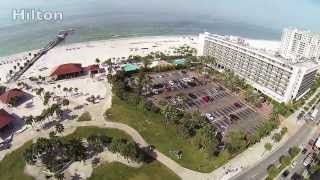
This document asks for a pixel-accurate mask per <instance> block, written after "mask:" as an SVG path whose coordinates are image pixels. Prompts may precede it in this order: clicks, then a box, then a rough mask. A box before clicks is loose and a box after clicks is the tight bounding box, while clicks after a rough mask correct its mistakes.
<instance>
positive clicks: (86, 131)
mask: <svg viewBox="0 0 320 180" xmlns="http://www.w3.org/2000/svg"><path fill="white" fill-rule="evenodd" d="M92 134H94V135H107V136H109V137H114V138H123V139H128V140H129V139H131V137H130V136H129V135H127V134H126V133H124V132H122V131H119V130H115V129H104V128H96V127H80V128H78V129H77V130H76V131H75V132H74V133H72V134H70V135H68V136H66V137H65V138H66V139H70V138H78V137H81V138H88V137H89V136H90V135H92ZM30 146H31V142H27V143H26V144H24V145H23V146H22V147H20V148H19V149H17V150H15V151H13V152H12V153H10V154H7V155H6V156H5V158H4V159H3V160H2V161H1V162H0V171H1V174H0V179H8V180H9V179H23V180H33V179H34V178H33V177H30V176H28V175H27V174H25V173H24V168H25V166H26V162H25V159H24V157H23V153H24V152H25V150H26V149H28V148H29V147H30ZM13 172H14V173H13ZM99 177H108V178H107V179H155V180H156V179H157V177H158V178H159V177H167V178H166V179H168V180H171V179H172V180H175V179H179V178H178V177H177V176H176V175H175V174H174V173H173V172H172V171H171V170H169V169H168V168H166V167H165V166H163V165H162V164H160V163H159V162H157V161H152V162H151V163H149V164H144V165H143V166H142V167H140V168H137V169H135V168H132V167H128V166H126V165H123V164H121V163H105V164H103V165H101V166H98V167H97V168H96V169H94V171H93V176H92V179H101V178H99ZM102 179H105V178H102Z"/></svg>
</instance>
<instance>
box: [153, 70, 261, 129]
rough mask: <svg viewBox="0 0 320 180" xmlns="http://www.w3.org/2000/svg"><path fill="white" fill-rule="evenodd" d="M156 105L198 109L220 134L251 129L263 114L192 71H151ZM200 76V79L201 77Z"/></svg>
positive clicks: (189, 109) (259, 122) (188, 109)
mask: <svg viewBox="0 0 320 180" xmlns="http://www.w3.org/2000/svg"><path fill="white" fill-rule="evenodd" d="M151 79H152V82H153V88H152V90H151V91H152V92H153V93H154V95H153V96H152V97H151V98H150V99H151V100H152V101H153V102H154V103H155V104H156V105H161V104H164V103H169V104H171V105H174V106H176V107H177V108H180V109H185V110H186V111H190V112H192V111H197V110H198V111H200V112H201V113H202V114H203V116H205V117H206V118H207V119H208V121H209V122H211V123H212V124H213V125H214V126H215V127H216V128H217V129H218V130H219V131H220V132H222V134H226V133H227V132H228V131H230V130H236V129H238V130H244V131H245V132H248V133H254V132H255V130H256V129H257V128H258V127H259V126H261V125H262V123H263V119H264V118H263V117H262V116H261V115H260V114H259V113H257V112H256V111H255V110H254V109H252V108H251V107H250V106H248V105H247V104H246V103H245V102H243V101H241V100H240V99H239V98H238V97H236V96H233V95H232V94H231V93H229V92H228V91H227V90H226V89H225V88H224V87H222V86H220V85H218V84H216V83H213V82H208V81H205V80H203V79H201V78H198V77H197V76H196V75H195V74H193V73H192V72H181V71H173V72H168V73H161V74H153V75H152V78H151ZM200 79H201V80H200Z"/></svg>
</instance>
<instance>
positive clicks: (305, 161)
mask: <svg viewBox="0 0 320 180" xmlns="http://www.w3.org/2000/svg"><path fill="white" fill-rule="evenodd" d="M312 161H313V158H312V154H308V156H307V157H306V158H305V159H304V161H303V165H304V166H309V165H310V164H311V163H312Z"/></svg>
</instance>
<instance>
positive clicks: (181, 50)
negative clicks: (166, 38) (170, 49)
mask: <svg viewBox="0 0 320 180" xmlns="http://www.w3.org/2000/svg"><path fill="white" fill-rule="evenodd" d="M174 54H176V55H177V56H181V57H187V56H195V55H196V54H197V50H196V49H195V48H192V47H190V46H188V45H183V46H180V47H178V48H175V50H174Z"/></svg>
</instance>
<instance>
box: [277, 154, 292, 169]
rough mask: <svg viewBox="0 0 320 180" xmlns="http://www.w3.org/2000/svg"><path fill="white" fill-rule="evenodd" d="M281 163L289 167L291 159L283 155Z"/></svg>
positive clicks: (280, 159)
mask: <svg viewBox="0 0 320 180" xmlns="http://www.w3.org/2000/svg"><path fill="white" fill-rule="evenodd" d="M279 162H280V163H281V165H283V166H287V165H289V164H290V162H291V158H290V157H289V156H285V155H283V156H281V157H280V158H279Z"/></svg>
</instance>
